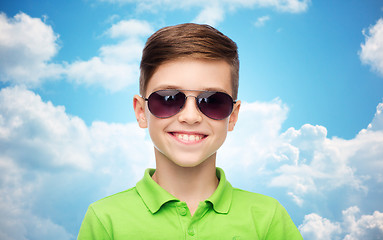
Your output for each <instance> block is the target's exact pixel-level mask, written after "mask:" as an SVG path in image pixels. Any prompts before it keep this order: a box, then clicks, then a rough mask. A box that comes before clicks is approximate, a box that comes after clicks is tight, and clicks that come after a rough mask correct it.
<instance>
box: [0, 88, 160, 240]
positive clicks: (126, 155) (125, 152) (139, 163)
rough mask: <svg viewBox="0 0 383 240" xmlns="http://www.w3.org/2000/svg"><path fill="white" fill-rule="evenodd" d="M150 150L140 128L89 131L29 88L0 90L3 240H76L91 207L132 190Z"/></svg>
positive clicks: (121, 126)
mask: <svg viewBox="0 0 383 240" xmlns="http://www.w3.org/2000/svg"><path fill="white" fill-rule="evenodd" d="M152 149H153V147H152V145H151V144H150V142H149V141H148V140H146V132H145V131H144V130H142V129H140V128H139V127H138V126H137V124H136V123H128V124H107V123H104V122H94V123H93V124H92V125H91V126H90V127H88V126H86V125H85V124H84V122H83V120H81V119H79V118H78V117H74V116H69V115H67V114H66V113H65V108H64V107H60V106H53V105H52V103H50V102H43V101H42V100H41V98H40V97H39V96H38V95H36V94H34V93H33V92H31V91H29V90H25V89H23V88H20V87H13V88H3V89H2V90H0V238H1V239H16V240H18V239H53V238H54V239H56V238H57V239H73V236H75V235H76V234H77V232H76V231H77V230H78V227H79V226H78V225H74V224H73V222H75V223H77V224H78V221H79V219H81V218H82V217H83V214H84V212H83V211H85V209H86V206H87V205H88V204H89V202H90V201H94V200H95V198H100V197H102V196H106V195H109V194H112V193H115V192H118V191H122V190H124V189H126V188H128V187H129V186H133V185H134V184H135V182H136V181H137V180H139V178H141V177H142V174H143V171H144V169H145V168H147V167H149V166H153V153H152V152H153V150H152ZM80 206H82V207H81V208H80ZM68 212H71V214H68ZM62 218H66V219H62ZM64 220H65V221H64ZM58 222H61V223H62V222H64V224H62V225H61V224H58ZM58 237H60V238H58Z"/></svg>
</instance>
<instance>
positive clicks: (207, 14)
mask: <svg viewBox="0 0 383 240" xmlns="http://www.w3.org/2000/svg"><path fill="white" fill-rule="evenodd" d="M224 15H225V11H224V9H223V8H222V7H221V6H218V5H215V6H206V7H204V8H203V10H202V11H201V12H200V13H199V14H198V16H197V17H196V18H195V19H194V20H193V21H192V22H196V23H203V24H209V25H211V26H216V25H218V23H220V22H222V20H223V19H224Z"/></svg>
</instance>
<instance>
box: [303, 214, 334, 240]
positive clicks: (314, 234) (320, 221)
mask: <svg viewBox="0 0 383 240" xmlns="http://www.w3.org/2000/svg"><path fill="white" fill-rule="evenodd" d="M299 231H300V232H301V234H302V236H303V238H304V239H310V240H323V239H333V240H335V239H339V238H335V236H336V235H338V234H340V233H341V226H340V224H339V223H333V222H331V221H330V220H328V219H326V218H322V217H321V216H319V215H318V214H315V213H311V214H308V215H306V216H305V218H304V220H303V223H302V225H301V226H300V227H299Z"/></svg>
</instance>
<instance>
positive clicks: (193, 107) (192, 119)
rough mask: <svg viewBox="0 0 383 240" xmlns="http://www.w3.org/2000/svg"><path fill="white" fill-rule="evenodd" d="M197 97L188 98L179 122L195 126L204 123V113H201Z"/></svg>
mask: <svg viewBox="0 0 383 240" xmlns="http://www.w3.org/2000/svg"><path fill="white" fill-rule="evenodd" d="M195 98H196V97H195V96H187V99H186V102H185V105H184V107H183V108H182V110H181V111H180V112H179V113H178V121H180V122H185V123H188V124H195V123H199V122H201V121H202V115H201V114H202V113H201V112H200V111H199V109H198V106H197V101H196V99H195Z"/></svg>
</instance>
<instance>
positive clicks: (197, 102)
mask: <svg viewBox="0 0 383 240" xmlns="http://www.w3.org/2000/svg"><path fill="white" fill-rule="evenodd" d="M172 90H173V91H178V92H180V93H182V94H183V95H184V96H185V100H184V102H183V104H182V106H181V107H180V109H179V111H177V112H176V113H174V114H172V115H170V116H167V117H159V116H156V115H155V114H154V113H153V112H152V111H151V110H150V107H149V98H150V96H151V95H152V94H153V93H157V92H162V91H172ZM184 92H201V93H200V94H198V95H197V96H193V95H186V94H185V93H184ZM203 93H212V95H213V94H215V93H221V94H224V95H227V96H229V97H230V99H231V111H230V114H231V113H232V112H233V109H234V104H236V103H237V101H235V100H233V97H232V96H230V95H229V94H227V93H225V92H221V91H208V90H189V89H161V90H157V91H154V92H152V93H151V94H149V97H147V98H145V97H142V98H143V99H144V100H145V101H146V102H148V108H149V111H150V113H151V114H153V115H154V116H155V117H157V118H163V119H165V118H170V117H173V116H175V115H177V114H178V113H179V112H181V110H182V109H183V108H184V106H185V103H186V100H187V98H188V97H194V98H195V100H196V105H197V108H198V110H199V111H200V112H201V113H202V114H203V115H205V116H206V117H208V118H210V119H213V120H223V119H225V118H227V117H229V116H230V114H229V115H228V116H226V117H224V118H218V119H217V118H212V117H210V116H208V115H206V114H205V113H204V112H203V111H202V110H201V107H200V105H199V101H198V99H199V98H200V95H201V94H203Z"/></svg>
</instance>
